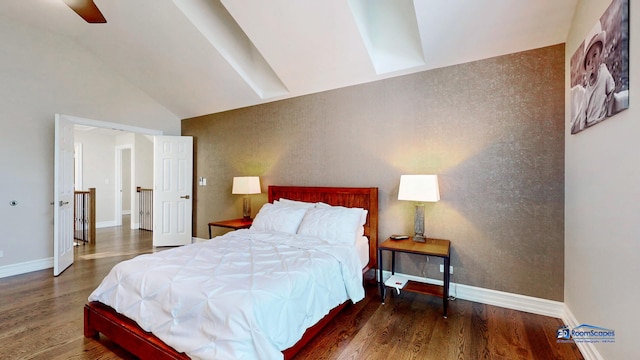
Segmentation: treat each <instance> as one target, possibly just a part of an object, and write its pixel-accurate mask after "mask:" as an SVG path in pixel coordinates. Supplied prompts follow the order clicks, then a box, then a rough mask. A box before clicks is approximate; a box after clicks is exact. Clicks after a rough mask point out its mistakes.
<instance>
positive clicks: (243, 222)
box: [209, 218, 253, 239]
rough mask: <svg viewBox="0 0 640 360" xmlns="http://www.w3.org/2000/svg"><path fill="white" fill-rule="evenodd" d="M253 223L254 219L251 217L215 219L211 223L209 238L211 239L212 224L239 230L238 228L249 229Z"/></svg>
mask: <svg viewBox="0 0 640 360" xmlns="http://www.w3.org/2000/svg"><path fill="white" fill-rule="evenodd" d="M252 223H253V219H251V218H249V219H245V218H240V219H233V220H223V221H213V222H210V223H209V239H211V227H212V226H218V227H224V228H230V229H233V230H238V229H248V228H250V227H251V224H252Z"/></svg>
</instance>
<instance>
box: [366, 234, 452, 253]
mask: <svg viewBox="0 0 640 360" xmlns="http://www.w3.org/2000/svg"><path fill="white" fill-rule="evenodd" d="M378 249H383V250H390V251H400V252H405V253H413V254H422V255H432V256H440V257H449V252H450V249H451V242H450V241H449V240H442V239H427V241H426V242H423V243H419V242H415V241H413V240H412V238H411V237H409V238H408V239H406V240H392V239H387V240H385V241H384V242H383V243H382V244H381V245H380V246H378Z"/></svg>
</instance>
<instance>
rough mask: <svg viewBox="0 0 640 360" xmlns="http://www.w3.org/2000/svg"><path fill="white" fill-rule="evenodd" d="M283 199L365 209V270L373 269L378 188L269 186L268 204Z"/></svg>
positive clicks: (376, 248) (376, 231)
mask: <svg viewBox="0 0 640 360" xmlns="http://www.w3.org/2000/svg"><path fill="white" fill-rule="evenodd" d="M280 198H285V199H289V200H297V201H306V202H323V203H326V204H329V205H334V206H345V207H357V208H362V209H366V210H367V211H368V214H367V222H366V223H365V225H364V234H365V235H366V236H367V237H368V238H369V263H368V264H367V266H366V268H365V270H369V269H374V268H375V267H376V264H377V257H378V188H376V187H370V188H346V187H308V186H274V185H271V186H269V202H270V203H272V202H273V201H274V200H278V199H280Z"/></svg>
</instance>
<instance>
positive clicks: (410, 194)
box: [398, 175, 440, 202]
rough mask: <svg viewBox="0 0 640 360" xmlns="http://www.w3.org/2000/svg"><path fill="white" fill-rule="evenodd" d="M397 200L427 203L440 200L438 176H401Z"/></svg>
mask: <svg viewBox="0 0 640 360" xmlns="http://www.w3.org/2000/svg"><path fill="white" fill-rule="evenodd" d="M398 200H410V201H429V202H435V201H438V200H440V189H439V188H438V175H401V176H400V189H399V190H398Z"/></svg>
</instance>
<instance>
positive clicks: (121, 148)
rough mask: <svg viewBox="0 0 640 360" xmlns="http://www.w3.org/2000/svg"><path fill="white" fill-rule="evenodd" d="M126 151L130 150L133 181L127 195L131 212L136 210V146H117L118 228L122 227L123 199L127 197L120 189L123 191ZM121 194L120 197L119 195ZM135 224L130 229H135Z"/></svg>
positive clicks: (130, 173)
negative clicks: (123, 156)
mask: <svg viewBox="0 0 640 360" xmlns="http://www.w3.org/2000/svg"><path fill="white" fill-rule="evenodd" d="M124 150H129V175H130V179H131V183H130V184H129V189H130V190H131V192H129V194H127V196H129V201H130V203H131V209H130V210H132V211H133V210H134V209H133V207H134V206H133V202H134V197H133V189H134V188H135V187H134V186H133V184H134V183H135V176H134V175H135V174H134V169H135V163H134V160H133V159H134V158H135V157H134V145H133V144H126V145H116V175H115V179H116V196H115V198H116V199H115V200H116V206H115V207H116V226H122V197H123V196H125V194H124V193H122V192H120V189H122V175H123V173H122V152H123V151H124ZM118 194H119V195H118ZM133 226H134V223H133V221H132V222H131V225H130V227H131V228H132V229H133Z"/></svg>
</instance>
